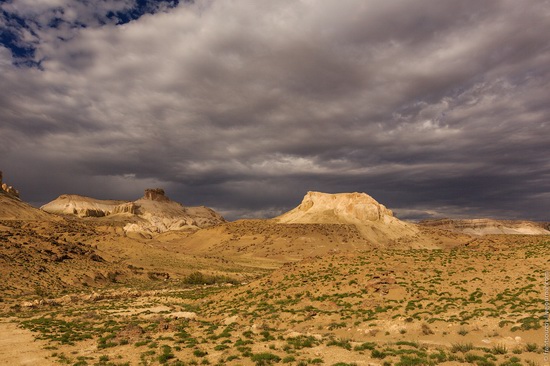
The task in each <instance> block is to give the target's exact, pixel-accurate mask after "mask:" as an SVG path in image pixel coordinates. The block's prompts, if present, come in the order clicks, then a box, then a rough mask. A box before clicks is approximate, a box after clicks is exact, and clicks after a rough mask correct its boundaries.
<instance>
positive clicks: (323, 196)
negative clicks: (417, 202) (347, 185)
mask: <svg viewBox="0 0 550 366" xmlns="http://www.w3.org/2000/svg"><path fill="white" fill-rule="evenodd" d="M298 209H299V210H300V211H303V212H307V211H309V212H323V211H324V212H326V211H332V212H333V213H334V214H336V215H337V216H340V217H345V218H348V219H356V220H359V221H379V220H381V219H382V218H383V217H384V216H390V217H393V212H392V211H391V210H389V209H387V208H386V206H384V205H382V204H380V203H378V202H377V201H376V200H375V199H374V198H372V197H371V196H369V195H368V194H366V193H357V192H354V193H337V194H329V193H322V192H311V191H310V192H307V194H306V195H305V196H304V199H303V200H302V203H301V204H300V205H299V206H298Z"/></svg>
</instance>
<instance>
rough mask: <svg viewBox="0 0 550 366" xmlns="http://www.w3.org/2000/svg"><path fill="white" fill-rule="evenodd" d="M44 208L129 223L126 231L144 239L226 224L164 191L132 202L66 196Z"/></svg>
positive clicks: (210, 212) (151, 191) (149, 191)
mask: <svg viewBox="0 0 550 366" xmlns="http://www.w3.org/2000/svg"><path fill="white" fill-rule="evenodd" d="M41 209H42V210H44V211H46V212H49V213H54V214H61V215H73V216H78V217H105V218H106V219H110V218H112V219H117V220H122V221H127V223H126V225H125V226H124V231H125V232H126V233H138V234H140V235H142V236H151V235H155V234H159V233H163V232H166V231H171V230H185V229H199V228H204V227H209V226H213V225H216V224H218V223H221V222H225V220H224V218H223V217H222V216H221V215H219V214H218V213H216V212H215V211H214V210H212V209H210V208H208V207H204V206H200V207H184V206H183V205H181V204H180V203H178V202H174V201H172V200H170V198H168V196H166V194H165V192H164V190H163V189H161V188H153V189H146V190H145V194H144V196H143V197H142V198H140V199H138V200H136V201H131V202H129V201H120V200H98V199H94V198H90V197H84V196H79V195H62V196H59V197H58V198H57V199H55V200H53V201H52V202H49V203H47V204H45V205H44V206H42V207H41Z"/></svg>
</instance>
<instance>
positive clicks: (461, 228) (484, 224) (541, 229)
mask: <svg viewBox="0 0 550 366" xmlns="http://www.w3.org/2000/svg"><path fill="white" fill-rule="evenodd" d="M419 224H420V225H421V226H424V227H435V228H439V229H444V230H449V231H454V232H460V233H464V234H468V235H476V236H479V235H491V234H512V235H550V224H549V223H542V222H533V221H526V220H494V219H462V220H455V219H439V220H424V221H421V222H420V223H419Z"/></svg>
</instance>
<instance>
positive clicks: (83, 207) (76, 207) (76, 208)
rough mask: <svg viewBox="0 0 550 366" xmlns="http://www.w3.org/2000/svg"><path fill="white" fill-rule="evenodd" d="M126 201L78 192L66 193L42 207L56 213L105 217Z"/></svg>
mask: <svg viewBox="0 0 550 366" xmlns="http://www.w3.org/2000/svg"><path fill="white" fill-rule="evenodd" d="M124 203H127V201H117V200H98V199H95V198H90V197H85V196H79V195H77V194H64V195H61V196H59V197H57V198H56V199H55V200H53V201H51V202H49V203H47V204H45V205H44V206H42V207H40V208H41V209H42V210H44V211H46V212H49V213H53V214H56V215H75V216H78V217H103V216H107V215H110V214H111V213H113V211H115V208H116V207H117V206H119V205H122V204H124Z"/></svg>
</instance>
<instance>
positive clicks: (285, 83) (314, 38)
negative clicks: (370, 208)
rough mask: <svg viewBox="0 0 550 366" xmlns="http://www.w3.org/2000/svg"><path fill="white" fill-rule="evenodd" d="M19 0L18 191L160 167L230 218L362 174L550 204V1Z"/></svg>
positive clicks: (489, 213) (440, 196) (441, 200)
mask: <svg viewBox="0 0 550 366" xmlns="http://www.w3.org/2000/svg"><path fill="white" fill-rule="evenodd" d="M97 5H98V4H97V3H94V2H79V1H76V0H59V1H55V2H51V1H43V2H39V3H36V2H34V1H31V0H11V1H7V2H3V3H2V4H0V82H1V83H2V85H3V89H4V90H6V91H9V92H6V93H3V95H2V96H0V121H1V122H0V169H2V170H3V172H4V181H6V182H7V183H8V184H10V185H12V186H14V187H15V188H16V189H18V190H19V191H20V192H21V197H22V198H23V200H24V201H25V202H28V203H31V204H32V205H33V206H35V207H36V206H40V205H42V204H45V203H47V202H50V201H51V200H53V199H55V197H58V196H60V195H62V194H71V193H69V192H74V194H79V195H83V196H88V197H93V198H97V199H107V197H115V198H114V199H121V200H128V201H131V200H133V199H135V198H133V197H139V195H140V194H141V193H142V192H143V190H144V189H145V188H148V187H163V188H164V189H165V191H166V192H167V195H168V196H169V197H170V198H171V199H172V200H174V201H176V202H180V203H182V204H185V205H188V206H194V205H199V204H200V205H205V206H208V207H212V208H213V209H215V210H216V211H218V212H220V213H221V214H222V215H223V216H224V217H228V218H231V219H232V221H233V220H236V219H239V218H245V217H254V218H266V217H274V216H277V215H279V214H281V213H283V212H286V211H288V210H290V209H291V208H293V207H295V206H296V205H297V203H298V202H299V201H300V199H301V197H302V196H303V194H305V193H304V192H307V191H320V192H343V193H346V192H364V193H366V194H368V195H370V196H372V197H373V198H374V199H376V200H377V201H378V202H380V203H381V204H383V205H384V206H386V207H388V208H390V209H391V210H392V211H394V213H395V214H396V216H397V217H399V218H401V219H403V220H408V221H419V220H423V219H436V218H456V219H461V218H493V219H497V220H514V219H519V220H531V221H538V222H547V221H549V220H550V218H549V217H548V207H550V180H549V179H548V176H550V159H549V158H548V157H549V156H550V144H548V137H547V136H548V135H549V133H550V124H549V122H550V104H549V103H548V102H547V94H548V93H547V91H546V89H547V85H548V84H549V83H550V39H549V38H548V37H547V35H546V33H547V29H550V16H549V15H550V4H549V3H548V2H544V1H538V0H526V1H523V2H511V1H510V2H484V3H479V2H477V1H473V0H467V1H463V2H460V3H456V4H454V3H441V2H439V1H437V0H421V1H418V2H414V3H410V2H405V1H392V2H387V3H381V2H377V1H358V0H346V1H342V2H338V3H333V2H327V3H312V2H307V1H298V2H295V1H280V2H276V3H272V2H248V1H243V2H225V1H178V0H162V1H152V0H135V1H134V0H125V1H115V0H106V1H102V2H101V6H97Z"/></svg>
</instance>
